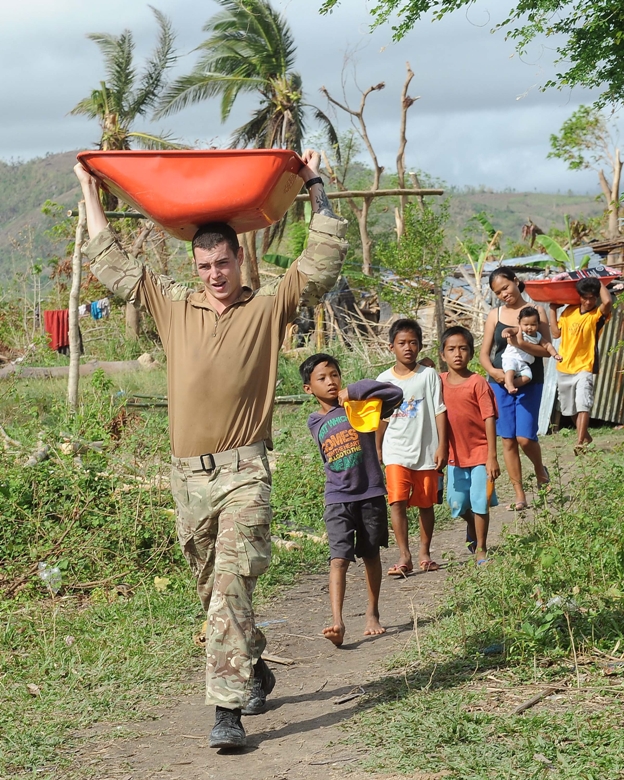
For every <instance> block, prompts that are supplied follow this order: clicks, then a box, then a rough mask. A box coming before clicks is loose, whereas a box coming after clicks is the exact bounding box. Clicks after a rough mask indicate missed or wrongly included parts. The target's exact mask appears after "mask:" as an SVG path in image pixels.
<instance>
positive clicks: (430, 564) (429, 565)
mask: <svg viewBox="0 0 624 780" xmlns="http://www.w3.org/2000/svg"><path fill="white" fill-rule="evenodd" d="M439 569H440V564H439V563H436V562H435V561H428V560H427V561H421V562H420V570H421V571H439Z"/></svg>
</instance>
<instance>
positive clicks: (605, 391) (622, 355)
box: [538, 307, 624, 436]
mask: <svg viewBox="0 0 624 780" xmlns="http://www.w3.org/2000/svg"><path fill="white" fill-rule="evenodd" d="M623 340H624V307H621V308H618V309H615V310H614V311H613V316H612V317H611V319H610V320H609V322H607V324H606V325H605V326H604V328H603V331H602V334H601V336H600V341H599V342H598V349H599V350H600V373H599V374H598V379H597V381H596V385H595V389H594V406H593V408H592V413H591V416H592V418H593V419H594V420H604V422H611V423H618V424H621V423H624V373H622V372H623V371H624V349H618V350H616V349H614V348H615V346H616V345H617V344H618V343H619V342H620V341H623ZM553 344H554V346H555V347H557V346H558V345H559V339H553ZM544 367H545V371H544V392H543V393H542V402H541V405H540V412H539V428H538V434H539V435H540V436H544V435H545V434H546V433H548V429H549V427H550V419H551V416H552V410H553V406H554V404H555V399H556V396H557V369H556V366H555V361H554V360H546V361H545V365H544Z"/></svg>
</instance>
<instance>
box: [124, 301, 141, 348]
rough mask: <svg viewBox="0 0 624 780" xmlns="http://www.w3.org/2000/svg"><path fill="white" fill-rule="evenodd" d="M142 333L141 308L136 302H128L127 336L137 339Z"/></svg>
mask: <svg viewBox="0 0 624 780" xmlns="http://www.w3.org/2000/svg"><path fill="white" fill-rule="evenodd" d="M140 335H141V309H140V308H139V306H138V305H137V304H136V303H133V302H132V301H128V302H127V303H126V338H127V339H128V341H137V340H138V338H139V336H140Z"/></svg>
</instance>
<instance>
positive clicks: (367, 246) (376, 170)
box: [321, 81, 386, 276]
mask: <svg viewBox="0 0 624 780" xmlns="http://www.w3.org/2000/svg"><path fill="white" fill-rule="evenodd" d="M385 86H386V85H385V84H384V83H383V81H382V82H380V83H379V84H375V85H374V86H372V87H369V88H368V89H367V90H365V91H364V92H362V99H361V100H360V107H359V109H358V110H357V111H355V110H354V109H352V108H350V106H349V105H348V104H346V103H340V102H339V101H338V100H336V99H335V98H333V97H332V96H331V95H330V94H329V92H328V91H327V89H326V88H325V87H321V92H322V93H323V94H324V95H325V97H326V98H327V99H328V100H329V102H330V103H333V104H334V105H335V106H337V107H338V108H340V109H341V110H342V111H345V112H346V113H347V114H350V116H352V117H354V118H355V119H357V122H358V125H359V129H358V131H357V132H358V134H359V136H360V138H361V139H362V141H363V142H364V145H365V146H366V148H367V150H368V153H369V154H370V157H371V160H372V162H373V183H372V185H371V191H376V190H378V189H379V183H380V180H381V174H382V173H383V170H384V169H383V166H382V165H380V164H379V160H378V159H377V155H376V153H375V150H374V148H373V144H372V143H371V140H370V138H369V135H368V129H367V127H366V121H365V119H364V109H365V107H366V99H367V98H368V96H369V95H370V93H371V92H378V91H379V90H381V89H384V88H385ZM330 173H332V172H331V171H330ZM332 178H335V180H336V182H337V183H338V185H339V189H342V190H346V187H345V184H344V182H341V181H340V180H339V179H338V178H337V177H335V174H334V175H333V176H332ZM371 200H372V199H370V198H364V203H363V204H362V208H361V209H358V208H357V207H355V208H354V205H355V203H354V201H353V200H351V199H349V205H350V206H351V208H352V209H353V211H354V213H355V215H356V216H357V220H358V224H359V228H360V236H361V238H362V272H363V273H365V274H366V275H367V276H370V274H371V270H372V260H371V247H372V241H371V239H370V237H369V235H368V212H369V210H370V204H371Z"/></svg>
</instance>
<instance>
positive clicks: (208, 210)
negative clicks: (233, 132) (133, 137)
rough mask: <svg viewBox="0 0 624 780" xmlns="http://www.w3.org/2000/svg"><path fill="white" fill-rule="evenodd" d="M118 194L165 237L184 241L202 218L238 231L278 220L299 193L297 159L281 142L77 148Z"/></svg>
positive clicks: (88, 166) (91, 169) (299, 162)
mask: <svg viewBox="0 0 624 780" xmlns="http://www.w3.org/2000/svg"><path fill="white" fill-rule="evenodd" d="M78 160H79V161H80V162H81V163H82V165H83V166H84V167H85V168H86V169H87V170H88V171H89V172H90V173H92V174H93V175H94V176H96V177H97V178H98V179H99V180H100V181H101V182H102V183H103V184H104V186H105V187H106V188H107V189H108V190H110V191H111V192H112V193H114V194H115V195H117V197H118V198H120V199H121V200H123V201H125V202H126V203H128V204H129V205H130V206H132V207H133V208H135V209H136V210H137V211H140V212H141V214H145V216H146V217H149V218H150V219H151V220H153V221H154V222H156V223H157V224H158V225H160V226H161V227H162V228H164V229H165V230H166V231H167V232H169V233H171V235H172V236H175V237H176V238H180V239H182V240H184V241H190V240H191V239H192V238H193V235H194V234H195V231H196V230H197V228H198V227H199V226H200V225H204V224H205V223H206V222H228V223H229V224H230V225H232V227H233V228H234V229H235V230H236V232H237V233H244V232H246V231H248V230H258V229H260V228H264V227H267V225H271V224H273V223H274V222H277V220H279V219H281V218H282V217H283V216H284V214H285V213H286V211H288V209H289V208H290V206H291V205H292V203H293V201H294V200H295V197H296V196H297V195H298V193H299V191H300V189H301V186H302V184H303V182H302V180H301V179H300V178H299V176H298V175H297V173H298V172H299V171H300V170H301V168H302V166H303V162H302V160H301V158H300V157H299V156H298V155H297V154H295V152H291V151H289V150H287V149H223V150H222V149H218V150H212V149H211V150H206V151H203V150H192V151H191V150H183V151H178V150H175V151H169V150H167V151H151V150H149V151H147V150H142V151H132V150H128V151H116V152H100V151H95V152H80V154H79V155H78Z"/></svg>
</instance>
